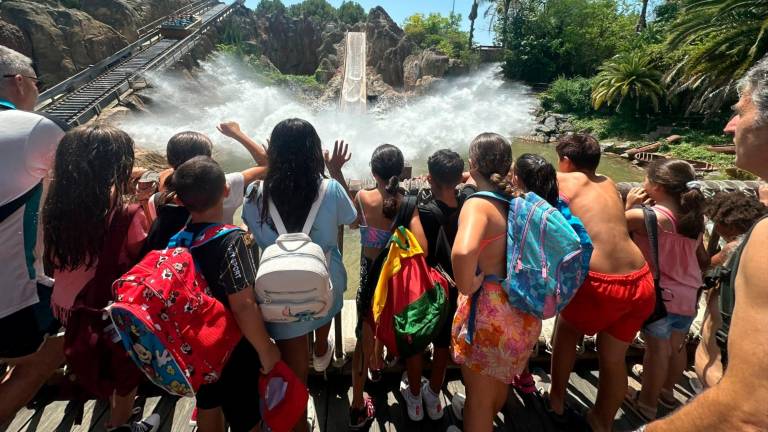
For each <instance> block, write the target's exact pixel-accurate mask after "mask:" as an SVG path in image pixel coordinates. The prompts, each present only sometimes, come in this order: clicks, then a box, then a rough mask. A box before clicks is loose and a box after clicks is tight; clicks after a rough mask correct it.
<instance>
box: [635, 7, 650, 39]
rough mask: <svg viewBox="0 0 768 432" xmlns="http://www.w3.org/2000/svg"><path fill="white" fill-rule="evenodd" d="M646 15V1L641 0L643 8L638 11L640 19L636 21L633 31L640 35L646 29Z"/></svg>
mask: <svg viewBox="0 0 768 432" xmlns="http://www.w3.org/2000/svg"><path fill="white" fill-rule="evenodd" d="M647 14H648V0H643V8H642V9H641V10H640V17H639V18H638V19H637V27H636V28H635V30H636V31H637V32H638V33H640V32H642V31H643V30H645V28H646V27H648V22H647V21H646V15H647Z"/></svg>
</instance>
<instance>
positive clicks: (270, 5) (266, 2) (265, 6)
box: [256, 0, 285, 16]
mask: <svg viewBox="0 0 768 432" xmlns="http://www.w3.org/2000/svg"><path fill="white" fill-rule="evenodd" d="M274 13H285V5H284V4H283V2H282V1H280V0H261V1H259V4H258V5H256V15H259V16H265V15H272V14H274Z"/></svg>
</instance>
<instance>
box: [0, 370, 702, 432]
mask: <svg viewBox="0 0 768 432" xmlns="http://www.w3.org/2000/svg"><path fill="white" fill-rule="evenodd" d="M534 372H535V374H536V375H537V377H538V378H537V381H542V382H543V383H546V382H547V380H548V376H547V375H546V373H544V372H543V371H541V370H535V371H534ZM690 373H691V372H687V374H690ZM399 379H400V376H399V374H398V373H397V372H395V373H389V374H385V376H384V379H383V380H382V381H381V382H379V383H376V384H372V383H368V385H367V387H366V391H367V392H368V393H369V394H370V395H371V396H372V397H374V399H375V400H376V410H377V417H376V421H375V422H374V423H373V425H372V426H371V428H370V430H371V431H388V432H394V431H413V430H419V431H441V432H442V431H445V430H446V429H447V428H448V426H450V425H452V424H454V425H457V426H458V427H459V428H461V426H462V425H461V422H460V421H458V419H457V418H455V416H454V415H453V412H452V409H451V407H450V400H451V398H452V397H453V395H454V394H456V393H464V386H463V384H462V382H461V380H460V373H459V371H458V370H457V369H452V370H449V372H448V377H447V378H446V385H445V386H444V388H443V395H442V396H441V397H442V400H443V407H445V410H444V416H443V418H442V419H441V420H438V421H432V420H430V419H429V418H426V417H425V419H424V420H422V421H421V422H418V423H416V422H412V421H411V420H410V419H408V417H407V415H406V414H405V410H404V401H403V399H402V396H401V395H400V392H399V383H400V382H399V381H400V380H399ZM597 379H598V373H597V372H594V371H590V370H586V369H585V370H580V371H577V372H575V373H573V374H571V379H570V383H569V387H568V398H569V401H570V405H571V406H572V407H574V408H577V409H579V410H586V409H587V408H589V407H591V406H592V404H593V403H594V400H595V396H596V394H597V387H596V386H597ZM683 381H684V383H683V384H681V385H678V386H677V388H676V392H675V396H676V398H677V399H678V401H679V402H680V403H685V402H686V401H687V400H688V399H689V398H691V397H692V395H693V391H692V390H691V388H690V386H689V385H688V382H687V379H684V380H683ZM630 386H632V387H634V388H638V387H639V383H638V382H637V378H636V377H630ZM309 388H310V396H311V397H310V407H309V412H310V416H311V417H314V422H313V423H314V426H313V429H312V430H313V431H320V432H325V431H329V432H336V431H346V430H348V427H347V424H348V421H349V418H348V409H349V401H350V400H351V396H352V387H351V380H350V377H349V375H348V374H343V373H341V371H340V370H338V369H336V370H333V371H330V372H329V373H328V374H327V375H326V377H323V376H313V377H311V378H310V385H309ZM244 390H245V389H244ZM254 391H255V390H254ZM137 405H138V406H140V407H142V408H143V415H144V416H145V417H146V416H148V415H150V414H151V413H158V414H159V415H160V416H161V418H162V424H161V426H160V428H159V432H194V431H195V427H194V426H191V425H190V424H189V419H190V416H191V414H192V409H193V407H194V399H191V398H177V397H173V396H169V395H164V396H154V397H149V398H147V399H139V401H138V402H137ZM254 408H255V407H254ZM661 410H662V411H660V414H661V415H666V414H667V413H668V411H666V410H665V409H664V408H661ZM77 411H78V410H77V406H76V404H74V403H72V402H68V401H57V402H52V403H50V404H48V405H46V406H44V407H40V408H38V409H36V410H28V409H23V410H22V411H20V412H19V413H18V414H17V416H16V418H15V419H14V420H13V421H12V422H11V423H10V424H9V425H7V426H3V427H0V432H35V431H40V432H54V431H55V432H68V431H77V432H81V431H83V432H84V431H94V432H103V431H105V428H104V423H105V422H106V420H107V418H108V412H109V405H108V403H107V402H105V401H93V400H91V401H88V402H87V403H86V404H85V406H84V410H83V413H82V414H83V417H82V421H81V422H80V424H79V425H77V424H76V419H77V414H78V413H77ZM641 424H642V422H641V421H640V419H639V418H637V417H636V416H634V415H633V414H632V413H631V412H627V411H625V410H624V409H623V408H622V410H620V411H619V413H618V414H617V416H616V425H615V430H618V431H631V430H634V429H636V428H637V427H639V426H640V425H641ZM495 429H496V430H497V431H514V432H523V431H546V432H550V431H552V432H555V431H558V430H566V431H577V430H580V428H579V425H576V424H574V425H569V426H568V427H567V428H564V429H557V428H556V427H555V425H554V424H553V423H552V421H551V420H550V418H549V417H548V416H547V414H546V410H545V408H544V404H543V400H542V398H541V397H540V396H538V394H535V395H523V394H520V393H519V392H517V391H510V396H509V398H508V401H507V405H506V407H505V408H504V410H503V411H502V412H500V413H499V414H498V415H497V418H496V428H495Z"/></svg>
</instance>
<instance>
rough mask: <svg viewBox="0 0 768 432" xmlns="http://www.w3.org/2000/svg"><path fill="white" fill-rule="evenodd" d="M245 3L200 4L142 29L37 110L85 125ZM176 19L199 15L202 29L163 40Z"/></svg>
mask: <svg viewBox="0 0 768 432" xmlns="http://www.w3.org/2000/svg"><path fill="white" fill-rule="evenodd" d="M243 2H244V0H237V1H235V2H233V3H231V4H228V5H226V4H220V3H218V2H217V1H212V0H202V1H199V2H196V3H192V4H190V5H187V6H185V7H183V8H181V9H179V10H177V11H175V12H173V13H172V14H169V15H167V16H165V17H163V18H161V19H158V20H156V21H154V22H152V23H150V24H148V25H147V26H145V27H142V28H141V29H139V34H140V37H139V39H138V40H137V41H136V42H134V43H132V44H130V45H128V46H126V47H125V48H123V49H121V50H120V51H118V52H117V53H115V54H113V55H112V56H110V57H108V58H106V59H104V60H102V61H100V62H98V63H96V64H94V65H92V66H90V67H89V68H88V69H85V70H83V71H81V72H80V73H78V74H76V75H74V76H72V77H70V78H68V79H66V80H65V81H63V82H61V83H59V84H57V85H55V86H54V87H52V88H50V89H48V90H46V91H45V92H43V93H42V94H41V95H40V97H39V98H38V105H37V107H36V110H37V111H42V112H44V113H46V114H50V115H52V116H54V117H57V118H60V119H61V120H63V121H65V122H67V123H68V124H70V125H80V124H83V123H86V122H87V121H89V120H91V119H92V118H94V117H96V116H98V115H99V114H100V113H101V112H102V111H103V110H104V109H105V108H107V107H109V106H110V105H112V104H113V103H115V102H120V100H121V98H122V97H123V96H125V95H126V94H127V93H128V92H130V91H131V90H132V88H133V85H134V83H136V82H137V81H141V80H142V79H143V75H144V74H145V73H146V72H149V71H158V70H163V69H165V68H168V67H170V66H172V65H173V64H174V63H176V62H177V61H179V60H180V59H181V58H182V57H183V56H184V55H185V54H187V53H189V51H190V50H191V49H192V48H193V47H194V46H195V45H196V44H197V42H199V41H200V39H201V38H202V37H203V35H204V34H205V32H206V31H207V30H208V29H209V28H211V26H213V25H215V24H217V23H219V22H220V21H222V20H223V19H224V18H226V17H227V16H229V14H230V13H232V11H233V10H234V9H235V6H237V5H241V4H243ZM178 15H199V16H200V21H201V25H200V27H199V28H197V29H196V30H195V31H193V32H192V33H190V34H189V36H187V37H185V38H183V39H173V38H166V37H163V36H162V34H161V33H160V29H159V27H160V24H161V23H162V22H163V21H164V20H166V19H169V18H171V17H174V16H178Z"/></svg>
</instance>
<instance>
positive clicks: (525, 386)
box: [512, 372, 536, 395]
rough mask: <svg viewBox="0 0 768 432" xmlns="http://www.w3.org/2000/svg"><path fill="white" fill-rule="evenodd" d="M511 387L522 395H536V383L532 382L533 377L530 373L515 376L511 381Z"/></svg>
mask: <svg viewBox="0 0 768 432" xmlns="http://www.w3.org/2000/svg"><path fill="white" fill-rule="evenodd" d="M512 386H514V387H515V389H517V390H519V391H520V392H521V393H522V394H526V395H529V394H533V393H536V383H535V382H534V381H533V375H531V373H530V372H523V373H521V374H520V375H517V376H515V378H514V380H513V381H512Z"/></svg>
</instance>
